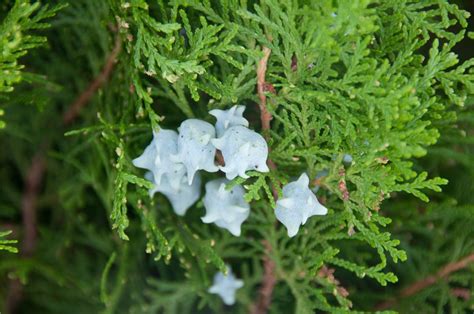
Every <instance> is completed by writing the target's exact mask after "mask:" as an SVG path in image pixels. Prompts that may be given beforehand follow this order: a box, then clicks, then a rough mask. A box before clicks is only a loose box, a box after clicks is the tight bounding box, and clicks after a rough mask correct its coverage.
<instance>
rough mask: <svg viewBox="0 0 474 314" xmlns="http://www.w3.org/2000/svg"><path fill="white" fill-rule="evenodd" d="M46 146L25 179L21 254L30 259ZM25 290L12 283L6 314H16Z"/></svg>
mask: <svg viewBox="0 0 474 314" xmlns="http://www.w3.org/2000/svg"><path fill="white" fill-rule="evenodd" d="M44 149H45V145H42V147H41V149H40V150H39V151H38V152H37V153H36V155H35V156H34V157H33V160H32V161H31V166H30V168H29V169H28V172H27V175H26V178H25V189H24V191H23V196H22V199H21V214H22V223H23V228H24V235H23V241H22V242H21V250H20V254H21V256H22V257H26V258H28V257H30V256H31V255H33V253H34V251H35V248H36V239H37V228H36V205H37V202H38V193H39V189H40V187H41V182H42V181H43V177H44V174H45V172H46V159H45V157H44ZM22 294H23V289H22V285H21V282H20V280H19V279H18V278H15V279H12V280H11V281H10V285H9V289H8V295H7V298H6V301H5V309H6V313H14V312H15V309H16V308H17V306H18V303H19V302H20V300H21V297H22Z"/></svg>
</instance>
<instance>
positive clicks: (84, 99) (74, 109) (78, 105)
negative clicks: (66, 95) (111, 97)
mask: <svg viewBox="0 0 474 314" xmlns="http://www.w3.org/2000/svg"><path fill="white" fill-rule="evenodd" d="M121 50H122V40H121V38H120V34H118V33H117V34H116V36H115V43H114V48H113V49H112V52H111V53H110V54H109V56H108V58H107V61H106V62H105V65H104V67H103V68H102V71H100V73H99V75H98V76H97V77H96V78H95V79H94V80H93V81H92V82H91V83H90V85H89V86H88V87H87V89H86V90H84V91H83V92H82V93H81V94H80V95H79V97H77V98H76V100H75V101H74V102H73V103H72V105H70V106H69V109H68V110H67V111H66V112H65V113H64V115H63V123H64V124H65V125H68V124H70V123H71V122H73V121H74V120H75V119H76V118H77V116H78V115H79V112H80V111H81V109H82V107H84V106H85V105H86V104H87V103H88V102H89V101H90V99H91V98H92V96H94V94H95V93H96V92H97V90H98V89H99V88H100V87H102V85H104V84H105V82H107V80H108V79H109V76H110V73H112V70H113V69H114V66H115V62H116V59H117V56H118V55H119V53H120V51H121Z"/></svg>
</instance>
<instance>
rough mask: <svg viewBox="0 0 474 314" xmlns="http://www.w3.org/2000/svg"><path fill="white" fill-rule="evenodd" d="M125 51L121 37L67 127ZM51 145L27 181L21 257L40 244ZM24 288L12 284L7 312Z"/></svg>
mask: <svg viewBox="0 0 474 314" xmlns="http://www.w3.org/2000/svg"><path fill="white" fill-rule="evenodd" d="M121 49H122V43H121V38H120V35H119V34H117V35H116V37H115V44H114V48H113V50H112V52H111V53H110V55H109V57H108V58H107V61H106V63H105V65H104V67H103V69H102V71H101V72H100V74H99V75H98V76H97V77H96V78H95V79H94V81H92V83H91V84H90V85H89V87H88V88H87V89H86V90H85V91H84V92H83V93H81V95H80V96H79V97H78V98H77V99H76V101H74V103H73V104H72V105H71V106H70V107H69V110H68V111H66V112H65V113H64V115H63V124H64V125H68V124H70V123H72V122H74V120H75V119H76V118H77V117H78V115H79V112H80V111H81V109H82V108H83V107H84V106H85V105H86V104H87V103H88V102H89V101H90V99H91V98H92V96H93V95H94V94H95V92H96V91H97V90H98V89H99V88H100V87H101V86H102V85H103V84H104V83H105V82H106V81H107V80H108V78H109V76H110V74H111V73H112V70H113V68H114V65H115V60H116V58H117V56H118V54H119V53H120V51H121ZM47 146H48V145H47V144H45V143H43V144H42V145H41V148H40V149H39V150H38V151H37V153H36V154H35V156H34V157H33V159H32V161H31V166H30V168H29V169H28V172H27V175H26V179H25V189H24V192H23V196H22V201H21V212H22V219H23V229H24V237H23V241H22V246H21V247H22V249H21V251H20V254H21V255H22V257H25V258H28V257H31V256H32V255H33V253H34V251H35V248H36V242H37V219H36V205H37V201H38V194H39V189H40V187H41V183H42V182H43V178H44V175H45V173H46V157H45V151H46V150H47ZM22 294H23V288H22V284H21V282H20V280H19V279H18V278H15V279H12V280H11V281H10V284H9V289H8V295H7V298H6V302H5V310H6V313H14V312H15V311H16V308H17V307H18V304H19V302H20V301H21V298H22Z"/></svg>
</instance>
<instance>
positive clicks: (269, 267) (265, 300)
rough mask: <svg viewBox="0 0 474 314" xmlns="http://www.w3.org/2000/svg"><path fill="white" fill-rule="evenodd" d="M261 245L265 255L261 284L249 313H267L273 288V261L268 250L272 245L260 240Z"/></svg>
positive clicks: (274, 282)
mask: <svg viewBox="0 0 474 314" xmlns="http://www.w3.org/2000/svg"><path fill="white" fill-rule="evenodd" d="M262 243H263V246H264V247H265V256H264V257H263V270H264V273H263V280H262V285H261V287H260V290H259V299H258V301H257V302H256V303H255V304H253V305H252V307H251V309H250V313H252V314H261V313H267V312H268V308H269V307H270V303H271V300H272V294H273V288H274V287H275V284H276V276H275V268H276V265H275V262H274V261H273V260H272V259H271V258H270V256H269V255H270V252H271V250H272V246H271V245H270V243H269V242H268V241H266V240H263V241H262Z"/></svg>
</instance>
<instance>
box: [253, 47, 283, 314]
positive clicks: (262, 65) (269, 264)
mask: <svg viewBox="0 0 474 314" xmlns="http://www.w3.org/2000/svg"><path fill="white" fill-rule="evenodd" d="M262 51H263V58H262V59H261V60H260V61H259V63H258V66H257V92H258V97H259V99H260V104H259V108H260V121H261V123H262V131H263V134H264V136H265V138H266V139H267V140H268V138H269V136H270V133H269V131H270V121H271V120H272V115H271V113H270V111H268V109H267V96H266V95H265V92H266V91H272V92H274V90H272V88H273V87H272V86H271V85H270V84H268V83H267V82H266V81H265V74H266V71H267V63H268V58H269V57H270V53H271V49H269V48H268V47H263V48H262ZM267 164H268V167H269V168H270V169H271V170H276V165H275V163H274V162H273V161H272V160H271V159H270V158H268V160H267ZM272 191H273V197H274V198H275V200H276V199H277V198H278V191H277V189H276V188H275V187H274V186H272ZM263 245H264V247H265V256H264V258H263V268H264V274H263V278H262V284H261V286H260V289H259V293H258V300H256V301H255V303H254V304H252V306H251V307H250V312H251V313H252V314H264V313H267V312H268V308H269V307H270V303H271V300H272V294H273V288H274V287H275V284H276V275H275V268H276V265H275V262H274V261H273V260H272V259H271V257H270V252H271V251H272V246H271V244H270V243H269V242H268V241H266V240H264V241H263Z"/></svg>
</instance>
